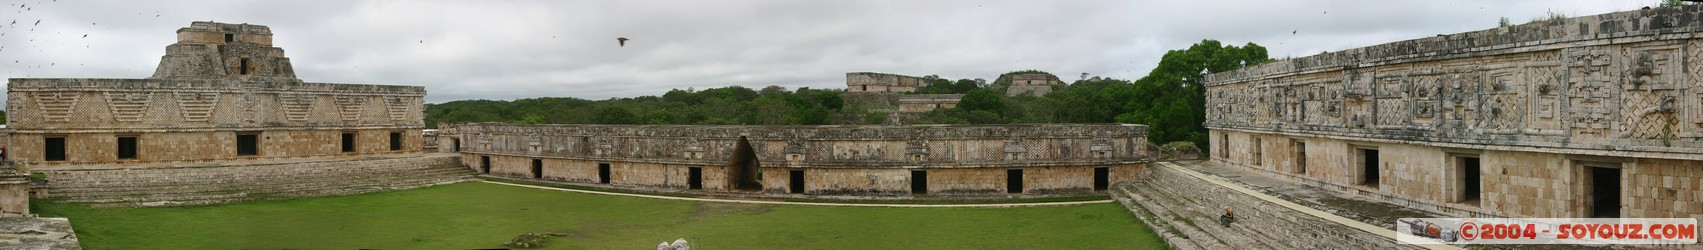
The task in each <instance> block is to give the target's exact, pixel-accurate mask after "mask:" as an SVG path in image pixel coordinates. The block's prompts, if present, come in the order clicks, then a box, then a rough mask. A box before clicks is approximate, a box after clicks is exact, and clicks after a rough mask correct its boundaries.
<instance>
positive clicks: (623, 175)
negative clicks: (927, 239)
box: [439, 124, 1150, 197]
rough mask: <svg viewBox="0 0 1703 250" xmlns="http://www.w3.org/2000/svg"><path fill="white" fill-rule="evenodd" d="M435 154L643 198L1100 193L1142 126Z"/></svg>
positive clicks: (455, 129)
mask: <svg viewBox="0 0 1703 250" xmlns="http://www.w3.org/2000/svg"><path fill="white" fill-rule="evenodd" d="M443 132H444V134H445V135H446V136H443V137H441V139H440V140H443V141H440V142H439V145H443V146H441V147H440V148H441V149H442V150H444V151H459V152H460V153H461V156H462V157H461V159H462V161H463V163H464V164H466V165H467V166H469V167H471V168H474V169H476V171H479V172H481V173H487V174H490V175H495V176H504V177H509V178H517V179H533V180H546V181H558V182H568V183H577V184H594V185H596V184H606V185H611V186H614V187H620V188H635V189H654V190H668V191H681V190H704V191H711V192H740V191H750V192H756V193H759V194H783V195H784V194H803V195H820V196H934V195H941V196H1001V197H1003V196H1007V195H1011V194H1029V195H1047V194H1079V193H1093V192H1100V191H1103V190H1105V189H1106V188H1107V186H1108V185H1109V184H1110V183H1113V182H1118V181H1124V180H1129V179H1132V178H1133V177H1134V176H1135V175H1137V174H1138V173H1139V171H1141V170H1142V168H1143V167H1144V166H1145V164H1146V163H1147V162H1150V159H1148V158H1147V157H1146V155H1147V150H1146V147H1147V146H1146V132H1147V127H1146V126H1143V125H1115V124H1114V125H955V126H940V125H934V126H633V125H511V124H460V125H452V126H448V127H446V128H445V129H444V130H443Z"/></svg>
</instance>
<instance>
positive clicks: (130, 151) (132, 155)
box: [118, 136, 136, 160]
mask: <svg viewBox="0 0 1703 250" xmlns="http://www.w3.org/2000/svg"><path fill="white" fill-rule="evenodd" d="M118 159H119V160H135V159H136V137H135V136H119V137H118Z"/></svg>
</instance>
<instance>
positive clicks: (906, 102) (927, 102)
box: [899, 94, 964, 113]
mask: <svg viewBox="0 0 1703 250" xmlns="http://www.w3.org/2000/svg"><path fill="white" fill-rule="evenodd" d="M960 99H964V95H958V94H939V95H902V96H899V112H904V113H922V112H929V111H934V110H935V109H943V108H945V109H949V108H955V107H958V100H960Z"/></svg>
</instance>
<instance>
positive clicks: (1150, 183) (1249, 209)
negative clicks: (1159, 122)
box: [1111, 167, 1421, 249]
mask: <svg viewBox="0 0 1703 250" xmlns="http://www.w3.org/2000/svg"><path fill="white" fill-rule="evenodd" d="M1147 171H1148V172H1147V173H1146V175H1145V176H1141V177H1140V178H1139V179H1137V180H1136V181H1131V182H1125V183H1122V184H1120V185H1118V186H1117V187H1116V188H1115V189H1114V190H1113V191H1111V194H1112V197H1113V198H1115V199H1116V200H1118V202H1121V203H1123V205H1124V206H1125V207H1126V208H1128V209H1129V210H1130V212H1132V213H1134V214H1135V216H1136V218H1138V219H1141V220H1142V221H1143V222H1144V223H1146V224H1147V225H1148V226H1151V227H1153V228H1154V231H1158V232H1159V233H1160V235H1161V236H1162V237H1164V238H1165V241H1166V242H1168V243H1170V244H1171V246H1172V247H1174V248H1176V249H1421V248H1419V247H1417V246H1415V245H1405V244H1398V243H1396V242H1395V241H1394V240H1392V239H1391V238H1386V237H1387V236H1385V235H1375V234H1372V233H1368V232H1365V231H1360V230H1357V229H1354V228H1349V227H1344V226H1341V225H1340V224H1337V223H1335V222H1331V221H1328V220H1325V219H1321V218H1319V217H1317V216H1313V215H1309V214H1306V213H1302V212H1299V211H1295V210H1293V209H1289V208H1286V207H1283V206H1280V205H1277V204H1273V203H1270V202H1267V201H1264V200H1260V199H1259V198H1256V197H1253V196H1249V195H1246V194H1243V193H1240V192H1236V191H1234V190H1230V189H1229V188H1226V187H1224V186H1219V185H1215V184H1212V183H1208V182H1206V181H1204V180H1201V179H1199V178H1195V177H1194V176H1189V175H1186V174H1183V173H1180V172H1177V171H1175V170H1171V169H1169V168H1164V167H1155V168H1148V170H1147ZM1226 207H1229V208H1231V209H1232V211H1234V212H1235V215H1236V221H1235V222H1234V223H1231V224H1230V227H1224V226H1222V225H1220V224H1219V222H1218V216H1219V215H1220V214H1223V212H1224V208H1226ZM1389 223H1391V224H1394V223H1395V222H1389Z"/></svg>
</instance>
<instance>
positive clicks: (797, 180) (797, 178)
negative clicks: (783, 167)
mask: <svg viewBox="0 0 1703 250" xmlns="http://www.w3.org/2000/svg"><path fill="white" fill-rule="evenodd" d="M786 172H787V173H786V175H787V185H786V187H787V191H788V192H792V193H794V194H802V193H804V170H788V171H786Z"/></svg>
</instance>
